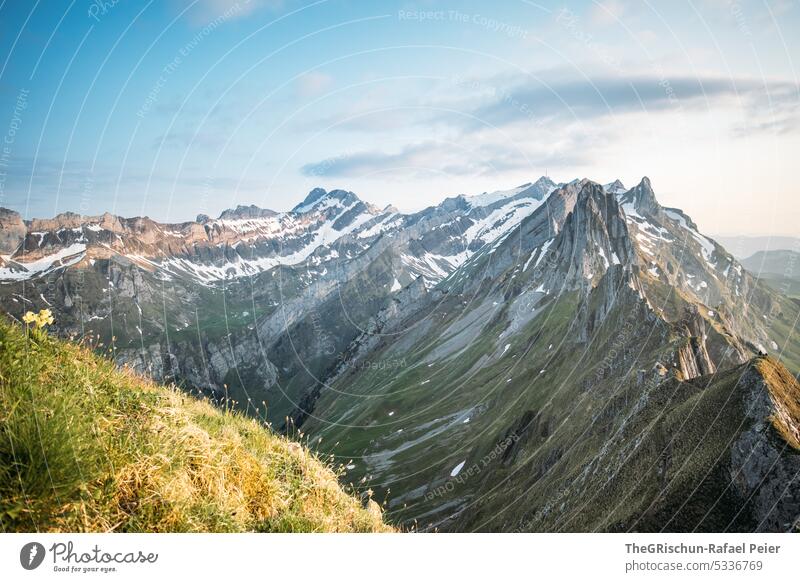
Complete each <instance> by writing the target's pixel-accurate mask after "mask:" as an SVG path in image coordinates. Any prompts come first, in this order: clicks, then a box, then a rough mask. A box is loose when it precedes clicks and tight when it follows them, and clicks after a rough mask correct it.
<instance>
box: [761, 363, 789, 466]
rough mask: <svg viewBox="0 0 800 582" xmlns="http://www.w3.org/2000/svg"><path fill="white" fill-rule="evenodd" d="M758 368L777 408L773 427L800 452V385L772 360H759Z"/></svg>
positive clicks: (773, 417)
mask: <svg viewBox="0 0 800 582" xmlns="http://www.w3.org/2000/svg"><path fill="white" fill-rule="evenodd" d="M756 368H757V369H758V371H759V372H761V375H762V376H764V378H765V379H766V381H767V387H768V389H769V393H770V398H771V399H772V403H773V405H774V406H775V413H774V414H773V415H772V417H771V420H772V425H773V426H774V427H775V429H776V430H777V431H778V432H779V433H780V434H781V436H782V437H783V438H784V440H786V442H787V443H789V445H791V446H792V447H793V448H794V449H795V450H798V451H800V384H798V382H797V379H796V378H795V377H794V376H793V375H792V373H791V372H789V370H787V369H786V368H785V367H784V366H782V365H780V364H777V363H776V362H775V361H773V360H772V359H771V358H759V359H758V361H757V362H756Z"/></svg>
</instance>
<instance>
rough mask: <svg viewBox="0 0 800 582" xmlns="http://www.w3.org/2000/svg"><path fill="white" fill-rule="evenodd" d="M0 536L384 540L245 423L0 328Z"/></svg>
mask: <svg viewBox="0 0 800 582" xmlns="http://www.w3.org/2000/svg"><path fill="white" fill-rule="evenodd" d="M0 421H1V422H0V531H157V532H163V531H213V532H222V531H225V532H227V531H233V532H235V531H302V532H308V531H326V532H329V531H364V532H373V531H386V530H390V529H391V528H389V527H388V526H386V525H384V523H383V521H382V517H381V511H380V508H379V507H378V506H377V504H376V503H374V502H372V501H370V502H369V503H368V507H367V509H364V508H363V507H362V506H361V503H360V502H359V501H358V500H357V499H356V498H354V497H352V496H351V495H348V494H347V493H345V492H344V491H343V490H342V489H341V488H340V487H339V484H338V481H337V476H336V474H335V473H334V472H333V471H332V470H330V469H329V468H327V467H326V466H325V465H324V464H322V463H321V462H320V461H319V459H318V458H317V457H316V456H315V455H313V454H312V453H310V452H309V451H308V450H307V449H305V448H303V447H302V446H301V445H299V444H297V443H293V442H290V441H289V440H287V439H284V438H281V437H278V436H275V435H274V434H271V433H270V432H268V431H267V430H265V429H264V428H263V427H262V426H260V425H259V424H258V423H257V422H256V421H254V420H250V419H247V418H244V417H243V416H240V415H238V414H232V413H225V412H223V411H220V410H219V409H217V408H214V407H212V406H211V405H210V404H208V403H206V402H203V401H199V400H196V399H194V398H191V397H189V396H186V395H185V394H182V393H180V392H178V391H176V390H173V389H170V388H165V387H162V386H156V385H154V384H150V383H147V382H145V381H143V380H142V379H140V378H138V377H136V376H134V375H133V374H129V373H125V372H120V371H118V370H116V369H115V368H114V366H113V365H112V364H111V363H110V362H108V361H106V360H104V359H102V358H100V357H98V356H95V355H93V354H92V353H90V351H89V350H87V349H85V348H82V347H80V346H77V345H74V344H70V343H66V342H60V341H57V340H54V339H52V338H49V337H46V336H44V335H40V334H36V335H35V336H33V337H31V338H26V337H25V334H24V332H23V331H22V330H20V329H19V328H17V327H15V326H10V325H8V324H6V323H0Z"/></svg>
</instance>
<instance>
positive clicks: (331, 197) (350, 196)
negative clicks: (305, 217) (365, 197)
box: [292, 188, 361, 214]
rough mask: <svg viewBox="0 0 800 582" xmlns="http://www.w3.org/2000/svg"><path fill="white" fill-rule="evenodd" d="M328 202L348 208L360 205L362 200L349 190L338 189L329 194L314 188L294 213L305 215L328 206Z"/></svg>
mask: <svg viewBox="0 0 800 582" xmlns="http://www.w3.org/2000/svg"><path fill="white" fill-rule="evenodd" d="M326 202H327V204H328V205H331V204H335V203H339V204H341V205H343V206H345V207H347V206H353V205H354V204H358V203H359V202H361V199H360V198H359V197H358V196H356V195H355V194H354V193H353V192H350V191H348V190H339V189H336V190H331V191H330V192H328V191H326V190H325V189H324V188H314V189H313V190H311V192H309V193H308V196H306V197H305V199H304V200H303V201H302V202H301V203H300V204H298V205H297V206H295V207H294V208H292V212H294V213H296V214H305V213H306V212H309V211H311V210H314V209H316V208H319V207H320V205H322V204H326Z"/></svg>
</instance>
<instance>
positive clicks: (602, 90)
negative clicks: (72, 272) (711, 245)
mask: <svg viewBox="0 0 800 582" xmlns="http://www.w3.org/2000/svg"><path fill="white" fill-rule="evenodd" d="M0 1H2V0H0ZM798 30H800V2H798V0H737V1H729V0H692V1H682V0H677V1H674V2H654V1H653V0H649V1H648V0H646V1H636V2H634V1H628V0H607V1H603V2H600V1H592V0H590V1H580V2H561V1H559V2H547V1H541V2H532V1H528V0H505V1H493V2H488V1H483V2H475V1H469V0H466V1H464V0H462V1H459V2H442V1H439V0H419V1H412V0H398V1H373V2H366V1H349V2H344V1H338V0H317V1H311V2H310V1H309V0H297V1H295V0H249V1H248V0H238V1H236V0H162V1H150V2H146V1H140V2H132V1H128V0H91V1H86V0H72V1H68V0H52V1H50V0H49V1H47V2H43V1H34V0H24V1H22V0H5V1H2V4H0V134H2V136H0V140H2V146H0V206H2V207H7V208H11V209H13V210H16V211H18V212H20V213H21V214H22V215H23V217H24V218H33V217H49V216H53V215H55V214H57V213H59V212H65V211H72V212H78V213H80V214H84V215H92V214H100V213H102V212H106V211H108V212H112V213H115V214H120V215H124V216H136V215H147V216H150V217H152V218H155V219H158V220H163V221H182V220H191V219H194V217H195V216H196V215H197V214H200V213H203V214H208V215H210V216H216V215H218V214H219V213H220V212H221V211H222V210H224V209H225V208H230V207H234V206H236V205H238V204H256V205H258V206H262V207H267V208H272V209H274V210H279V211H281V210H289V209H291V208H292V207H294V206H295V205H296V204H298V203H299V202H300V201H301V200H302V199H303V198H304V197H305V195H306V194H307V192H308V191H309V190H311V189H312V188H314V187H317V186H320V187H323V188H326V189H329V190H330V189H334V188H341V189H346V190H351V191H353V192H356V193H357V194H358V195H359V197H361V198H362V199H363V200H365V201H368V202H372V203H374V204H376V205H378V206H381V207H382V206H385V205H388V204H393V205H395V206H396V207H398V208H399V209H401V210H403V211H413V210H418V209H421V208H424V207H426V206H429V205H432V204H436V203H438V202H439V201H441V200H442V199H444V198H445V197H447V196H453V195H456V194H478V193H481V192H484V191H494V190H502V189H509V188H513V187H515V186H517V185H519V184H523V183H525V182H531V181H534V180H536V179H537V178H538V177H539V176H542V175H547V176H549V177H550V178H551V179H553V180H555V181H556V182H567V181H570V180H572V179H575V178H584V177H585V178H590V179H592V180H595V181H598V182H601V183H606V182H611V181H612V180H614V179H617V178H618V179H621V180H622V181H623V183H624V184H625V185H626V186H629V187H630V186H634V185H635V184H636V183H638V182H639V180H640V179H641V178H642V177H643V176H648V177H649V178H650V179H651V181H652V184H653V187H654V190H655V192H656V195H657V197H658V198H659V201H660V202H661V203H662V204H663V205H666V206H671V207H678V208H682V209H683V210H685V211H686V212H687V213H688V214H689V215H691V216H692V217H693V218H694V219H695V221H696V222H697V223H698V224H699V225H700V227H701V229H702V230H703V231H704V232H707V233H711V234H729V235H789V236H798V235H800V227H799V226H798V216H799V215H800V212H798V210H800V202H798V200H799V198H798V191H797V186H796V179H795V176H796V175H797V166H798V160H800V155H798V154H800V88H799V85H798V82H799V81H798V70H800V35H798V34H797V31H798Z"/></svg>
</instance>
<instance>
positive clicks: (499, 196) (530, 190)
mask: <svg viewBox="0 0 800 582" xmlns="http://www.w3.org/2000/svg"><path fill="white" fill-rule="evenodd" d="M556 188H557V185H556V184H555V183H554V182H553V181H552V180H550V178H548V177H546V176H542V177H541V178H539V179H538V180H536V182H527V183H525V184H522V185H520V186H517V187H516V188H512V189H510V190H496V191H494V192H484V193H483V194H477V195H475V196H465V197H464V198H465V200H466V201H467V202H468V203H469V205H470V206H472V207H473V208H478V207H484V206H491V205H492V204H494V203H496V202H499V201H500V200H505V199H507V198H515V197H520V198H523V197H530V198H535V199H536V200H542V199H544V197H545V196H547V195H548V194H550V193H551V192H552V191H553V190H555V189H556Z"/></svg>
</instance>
